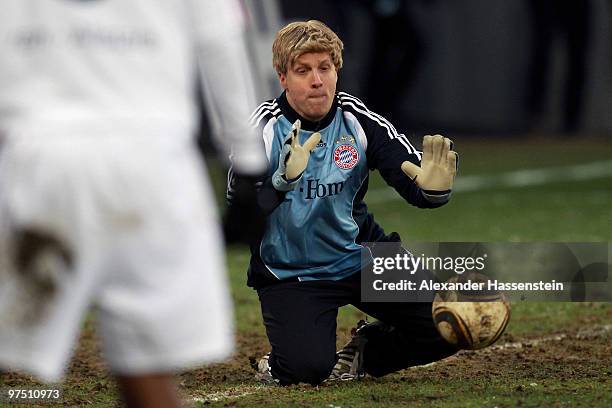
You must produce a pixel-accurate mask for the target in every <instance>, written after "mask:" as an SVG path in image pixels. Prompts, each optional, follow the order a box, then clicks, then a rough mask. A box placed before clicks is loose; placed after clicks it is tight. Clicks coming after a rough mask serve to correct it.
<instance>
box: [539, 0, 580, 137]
mask: <svg viewBox="0 0 612 408" xmlns="http://www.w3.org/2000/svg"><path fill="white" fill-rule="evenodd" d="M528 4H529V10H530V12H531V24H532V26H533V40H532V46H533V48H532V49H533V54H532V58H531V61H530V68H529V79H528V84H527V85H528V90H527V96H528V102H527V107H528V109H529V112H530V113H531V114H532V115H533V116H532V120H533V121H534V124H535V125H537V124H538V121H539V120H541V117H542V115H543V114H544V113H545V110H546V108H547V106H546V96H547V95H548V94H549V92H550V88H551V87H552V83H551V81H550V78H551V77H552V73H553V72H554V70H553V69H552V67H553V63H554V56H555V53H554V51H555V49H556V48H555V46H556V45H559V44H562V45H563V48H564V50H565V57H564V58H565V64H564V65H565V70H564V72H563V73H562V75H563V80H562V81H563V84H562V95H561V109H562V111H561V114H562V123H561V129H560V130H561V131H562V132H565V133H572V132H576V131H577V130H579V128H580V125H581V121H582V117H583V110H584V100H585V89H586V86H585V81H586V68H587V57H588V53H589V50H590V21H591V9H592V7H591V1H590V0H577V1H554V0H531V1H528Z"/></svg>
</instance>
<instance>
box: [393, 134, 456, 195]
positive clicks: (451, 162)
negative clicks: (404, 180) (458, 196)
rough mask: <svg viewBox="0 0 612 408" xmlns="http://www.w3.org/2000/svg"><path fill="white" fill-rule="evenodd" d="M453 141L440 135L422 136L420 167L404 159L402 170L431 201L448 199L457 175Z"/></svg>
mask: <svg viewBox="0 0 612 408" xmlns="http://www.w3.org/2000/svg"><path fill="white" fill-rule="evenodd" d="M452 148H453V142H452V141H451V140H450V139H449V138H446V137H443V136H441V135H435V136H429V135H427V136H425V137H424V138H423V156H422V158H421V167H419V166H417V165H415V164H414V163H411V162H409V161H405V162H403V163H402V171H403V172H404V174H406V175H407V176H408V177H410V179H411V180H412V181H414V182H415V183H416V184H417V186H419V188H420V189H421V191H422V193H423V196H425V198H426V199H427V200H428V201H430V202H432V203H440V202H445V201H448V199H449V197H450V193H451V191H452V189H453V182H454V181H455V176H456V175H457V153H456V152H454V151H453V150H452Z"/></svg>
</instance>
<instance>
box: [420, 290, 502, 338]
mask: <svg viewBox="0 0 612 408" xmlns="http://www.w3.org/2000/svg"><path fill="white" fill-rule="evenodd" d="M476 299H478V298H476ZM483 300H484V299H483ZM432 315H433V319H434V323H435V325H436V328H437V329H438V331H439V332H440V334H441V335H442V337H444V339H445V340H446V341H448V342H449V343H451V344H454V345H456V346H457V347H459V348H461V349H469V350H475V349H480V348H483V347H487V346H489V345H491V344H493V343H495V342H496V341H497V339H499V337H500V336H501V335H502V333H503V332H504V330H505V329H506V326H507V325H508V320H510V303H509V302H508V301H507V299H506V297H505V296H504V294H503V293H501V292H496V293H495V294H493V295H491V294H488V295H487V296H486V301H466V297H464V296H462V293H461V292H458V291H445V292H442V293H438V294H436V297H435V299H434V302H433V305H432Z"/></svg>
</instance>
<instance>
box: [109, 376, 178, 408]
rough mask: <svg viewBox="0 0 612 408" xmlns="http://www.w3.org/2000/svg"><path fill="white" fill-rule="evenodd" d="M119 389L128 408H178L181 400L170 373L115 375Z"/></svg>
mask: <svg viewBox="0 0 612 408" xmlns="http://www.w3.org/2000/svg"><path fill="white" fill-rule="evenodd" d="M116 378H117V383H118V385H119V390H120V392H121V395H122V397H123V400H124V401H125V403H126V405H127V406H128V407H129V408H157V407H160V408H162V407H166V408H175V407H176V408H178V407H180V406H181V400H180V398H179V395H178V388H177V386H176V383H175V382H174V376H173V375H172V374H148V375H139V376H130V377H128V376H116Z"/></svg>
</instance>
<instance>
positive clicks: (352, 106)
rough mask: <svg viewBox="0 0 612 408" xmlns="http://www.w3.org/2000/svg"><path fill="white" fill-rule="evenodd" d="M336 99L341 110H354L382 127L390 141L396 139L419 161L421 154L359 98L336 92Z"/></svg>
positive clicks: (389, 123) (404, 136)
mask: <svg viewBox="0 0 612 408" xmlns="http://www.w3.org/2000/svg"><path fill="white" fill-rule="evenodd" d="M338 98H339V99H340V105H341V106H342V107H343V108H348V109H349V110H354V111H356V112H358V113H360V114H362V115H363V116H365V117H367V118H368V119H370V120H372V121H373V122H375V123H376V124H378V125H379V126H381V127H383V128H384V129H385V130H386V132H387V134H388V135H389V138H390V139H397V140H398V141H399V142H400V143H401V144H402V145H404V147H405V148H406V150H408V153H411V154H415V155H416V156H417V157H418V158H419V160H420V159H421V152H420V151H419V150H417V149H416V148H415V147H414V146H413V145H412V143H410V141H409V140H408V138H407V137H406V135H404V134H403V133H399V132H398V131H397V130H396V129H395V127H394V126H393V125H392V124H391V122H389V121H388V120H387V119H385V118H384V117H383V116H381V115H379V114H378V113H376V112H373V111H371V110H369V109H368V108H367V107H366V106H365V104H364V103H363V102H362V101H361V100H360V99H359V98H357V97H355V96H353V95H351V94H348V93H346V92H338Z"/></svg>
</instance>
